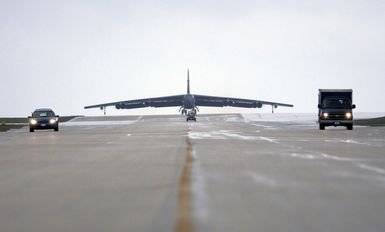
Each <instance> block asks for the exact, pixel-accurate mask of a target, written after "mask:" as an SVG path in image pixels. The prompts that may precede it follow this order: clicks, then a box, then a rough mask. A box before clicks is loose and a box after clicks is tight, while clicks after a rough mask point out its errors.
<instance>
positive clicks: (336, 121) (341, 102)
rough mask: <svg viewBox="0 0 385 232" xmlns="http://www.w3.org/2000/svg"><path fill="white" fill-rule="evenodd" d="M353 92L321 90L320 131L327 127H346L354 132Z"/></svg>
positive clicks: (319, 95)
mask: <svg viewBox="0 0 385 232" xmlns="http://www.w3.org/2000/svg"><path fill="white" fill-rule="evenodd" d="M352 102H353V90H351V89H320V90H319V93H318V122H319V129H320V130H325V127H326V126H335V127H336V126H346V128H347V129H348V130H353V109H355V108H356V105H354V104H353V103H352Z"/></svg>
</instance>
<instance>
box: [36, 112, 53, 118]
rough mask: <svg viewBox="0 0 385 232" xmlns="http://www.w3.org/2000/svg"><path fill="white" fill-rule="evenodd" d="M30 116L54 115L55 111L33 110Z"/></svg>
mask: <svg viewBox="0 0 385 232" xmlns="http://www.w3.org/2000/svg"><path fill="white" fill-rule="evenodd" d="M32 117H34V118H43V117H55V113H54V112H53V111H35V112H33V113H32Z"/></svg>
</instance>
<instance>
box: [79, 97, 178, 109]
mask: <svg viewBox="0 0 385 232" xmlns="http://www.w3.org/2000/svg"><path fill="white" fill-rule="evenodd" d="M183 97H184V95H175V96H166V97H156V98H144V99H136V100H128V101H118V102H111V103H104V104H98V105H90V106H85V107H84V109H91V108H101V109H103V108H105V107H107V106H115V107H116V109H135V108H144V107H170V106H181V105H182V104H183Z"/></svg>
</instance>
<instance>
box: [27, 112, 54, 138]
mask: <svg viewBox="0 0 385 232" xmlns="http://www.w3.org/2000/svg"><path fill="white" fill-rule="evenodd" d="M28 123H29V131H30V132H34V131H35V130H45V129H54V130H55V131H59V115H55V113H54V112H53V111H52V110H51V109H37V110H35V111H34V112H33V113H32V116H29V117H28Z"/></svg>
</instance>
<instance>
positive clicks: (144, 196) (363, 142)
mask: <svg viewBox="0 0 385 232" xmlns="http://www.w3.org/2000/svg"><path fill="white" fill-rule="evenodd" d="M197 120H198V122H197V123H194V122H189V123H186V122H185V118H184V117H182V116H144V117H142V116H140V117H139V116H127V117H125V116H120V117H85V118H77V119H75V120H73V121H71V122H68V123H63V124H62V125H61V128H60V131H59V132H53V131H37V132H35V133H29V132H28V128H23V129H19V130H11V131H9V132H6V133H0V231H2V232H11V231H12V232H13V231H15V232H16V231H17V232H20V231H28V232H34V231H36V232H45V231H59V232H60V231H92V232H98V231H109V232H114V231H218V232H222V231H229V232H230V231H262V232H264V231H266V232H277V231H285V232H287V231H289V232H291V231H292V232H301V231H304V232H308V231H312V232H313V231H319V232H321V231H322V232H323V231H330V232H339V231H346V232H354V231H357V232H362V231H371V232H376V231H378V232H383V231H385V128H383V127H377V128H370V127H355V128H354V130H353V131H347V130H346V129H345V128H327V129H326V130H325V131H319V130H318V129H317V128H318V127H317V124H316V123H315V120H316V119H315V118H314V117H313V116H311V115H310V116H309V115H279V114H277V115H259V114H255V115H236V114H234V115H209V116H208V115H203V116H198V118H197Z"/></svg>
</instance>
